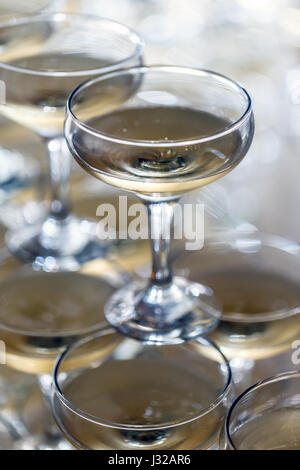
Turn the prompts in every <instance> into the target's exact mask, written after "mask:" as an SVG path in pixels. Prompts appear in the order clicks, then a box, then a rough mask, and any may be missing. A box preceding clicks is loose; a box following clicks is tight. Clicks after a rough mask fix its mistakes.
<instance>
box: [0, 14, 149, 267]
mask: <svg viewBox="0 0 300 470" xmlns="http://www.w3.org/2000/svg"><path fill="white" fill-rule="evenodd" d="M0 42H2V43H3V44H4V46H3V47H1V51H0V80H2V82H4V83H5V87H6V103H5V104H3V105H1V106H0V112H1V113H3V114H4V115H5V116H7V117H9V118H11V119H12V120H14V121H16V122H19V123H21V124H22V125H25V126H27V127H29V128H31V129H33V130H34V131H35V132H36V133H37V134H38V135H40V136H41V137H42V139H43V140H44V141H45V145H46V146H47V150H48V154H49V163H50V180H51V192H52V196H51V203H50V209H49V213H48V215H47V217H46V219H45V220H43V221H42V222H41V223H39V224H37V225H34V226H29V227H23V228H22V230H19V231H15V232H13V233H10V234H9V235H8V237H7V244H8V247H9V249H10V251H11V252H12V253H14V254H15V255H17V256H18V257H20V258H21V259H22V260H23V261H26V262H35V263H37V264H38V265H45V267H46V269H49V266H48V264H49V263H48V261H50V264H51V266H54V269H56V270H59V269H66V267H68V269H75V268H76V267H77V266H78V265H80V263H81V262H84V261H86V260H88V259H92V258H95V257H97V256H100V255H101V254H103V248H104V247H103V243H102V244H100V243H99V239H98V238H97V237H96V233H95V224H92V223H91V222H88V221H86V220H81V219H78V218H77V217H75V216H74V215H72V213H71V212H70V202H69V199H68V179H69V170H70V158H69V153H68V151H67V149H66V148H65V143H64V139H63V121H64V109H65V104H66V100H67V97H68V95H69V93H70V92H71V91H72V89H73V88H74V87H75V86H77V85H78V84H79V83H81V82H83V81H85V80H87V79H89V78H91V77H95V76H99V75H101V74H102V73H104V72H109V71H113V70H117V69H120V68H125V67H129V66H133V65H140V64H141V60H142V59H141V54H142V43H141V40H140V39H139V37H138V36H137V35H136V34H135V33H134V32H132V31H131V30H130V29H128V28H127V27H125V26H123V25H121V24H119V23H116V22H114V21H111V20H108V19H104V18H98V17H91V16H88V15H81V14H80V15H76V14H72V15H67V14H61V13H58V14H42V15H37V16H29V17H27V18H20V19H17V20H13V21H9V22H6V23H2V24H1V25H0ZM53 260H54V261H55V263H53Z"/></svg>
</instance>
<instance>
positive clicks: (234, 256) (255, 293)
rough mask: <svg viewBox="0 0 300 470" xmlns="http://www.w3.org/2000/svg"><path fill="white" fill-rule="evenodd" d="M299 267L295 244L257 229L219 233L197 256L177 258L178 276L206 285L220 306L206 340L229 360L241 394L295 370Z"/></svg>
mask: <svg viewBox="0 0 300 470" xmlns="http://www.w3.org/2000/svg"><path fill="white" fill-rule="evenodd" d="M299 269H300V248H299V245H298V244H297V243H295V242H292V241H290V240H287V239H284V238H282V237H278V236H275V235H269V234H264V233H260V232H258V231H252V232H244V233H241V232H240V233H238V232H235V233H228V232H227V233H223V234H219V235H218V237H215V238H213V237H211V238H208V239H207V240H206V242H205V246H204V248H203V249H201V250H199V251H198V252H195V251H191V252H187V251H184V252H181V253H178V255H177V256H176V259H175V261H174V270H175V272H176V274H178V275H184V276H186V277H187V278H188V279H191V280H192V281H194V282H201V283H206V284H208V285H210V286H211V287H212V288H213V290H214V292H215V294H216V295H217V296H218V298H219V300H220V302H221V303H222V306H223V313H222V317H221V321H220V323H219V325H218V327H217V328H216V330H214V331H213V332H212V333H211V335H210V337H211V339H213V341H215V342H216V344H218V346H219V347H220V348H221V349H222V351H223V352H224V354H225V355H226V357H228V359H229V360H230V365H231V368H232V373H233V379H234V382H235V384H236V386H237V389H238V390H239V391H242V390H244V389H245V388H246V387H248V386H250V385H252V384H253V383H255V382H257V381H258V380H260V379H262V378H264V377H266V376H267V375H268V374H276V373H280V372H284V371H286V370H292V369H295V368H296V365H295V364H293V362H292V357H293V352H294V349H293V348H294V344H295V341H297V340H298V339H299V337H300V316H299V313H300V283H299V276H298V273H299Z"/></svg>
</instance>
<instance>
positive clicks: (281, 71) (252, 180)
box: [0, 0, 300, 240]
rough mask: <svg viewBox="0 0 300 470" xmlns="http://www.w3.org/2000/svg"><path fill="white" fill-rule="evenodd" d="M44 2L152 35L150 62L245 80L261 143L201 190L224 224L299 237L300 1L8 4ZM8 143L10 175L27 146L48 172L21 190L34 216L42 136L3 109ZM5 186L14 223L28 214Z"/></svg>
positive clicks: (3, 142) (0, 4)
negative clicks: (17, 207) (15, 121)
mask: <svg viewBox="0 0 300 470" xmlns="http://www.w3.org/2000/svg"><path fill="white" fill-rule="evenodd" d="M37 7H40V8H41V9H42V10H44V9H46V10H47V11H67V12H76V11H80V12H84V13H89V14H91V15H100V16H105V17H110V18H112V19H115V20H118V21H120V22H122V23H125V24H127V25H129V26H131V27H133V28H134V29H136V30H137V31H138V32H139V33H140V34H141V35H142V36H143V38H144V39H145V41H146V49H145V63H146V64H177V65H187V66H193V67H202V68H207V69H212V70H215V71H218V72H220V73H224V74H226V75H229V76H230V77H231V78H233V79H235V80H238V81H239V82H241V83H242V84H243V85H244V86H245V87H246V88H247V90H248V91H249V92H250V94H251V97H252V99H253V107H254V113H255V118H256V135H255V138H254V142H253V145H252V147H251V149H250V151H249V153H248V155H247V157H246V158H245V159H244V160H243V162H242V163H241V164H240V165H239V166H238V167H237V168H236V169H235V170H234V171H233V172H231V173H230V174H229V175H227V176H226V177H225V178H223V179H222V180H221V181H220V182H217V183H214V184H213V185H212V186H211V188H210V187H208V188H207V189H206V190H205V193H204V195H201V194H200V193H194V194H193V197H194V198H197V199H198V198H199V200H202V199H203V200H204V202H205V203H206V206H208V207H207V212H208V213H209V214H210V215H213V218H214V224H215V225H216V226H219V227H221V228H223V227H228V228H232V226H235V225H236V224H239V223H240V222H243V221H247V222H249V223H251V224H253V225H255V226H256V227H258V228H259V229H260V230H262V231H266V232H273V233H276V234H280V235H284V236H286V237H290V238H292V239H296V240H299V239H300V208H299V206H300V184H299V174H300V148H299V145H300V62H299V58H300V1H297V0H295V1H289V0H263V1H261V0H251V1H247V0H225V1H224V0H223V1H221V0H185V1H182V0H113V1H112V0H53V1H47V0H43V1H42V0H40V1H39V0H31V1H27V2H25V0H23V1H21V0H11V1H10V2H9V13H10V15H11V14H12V10H14V14H15V15H18V14H20V13H22V14H24V13H30V12H31V11H36V10H37ZM7 16H8V9H7V10H6V8H5V0H0V20H1V19H2V18H7ZM0 47H1V44H0ZM0 146H1V149H2V150H1V152H2V157H1V156H0V165H1V167H2V172H1V174H2V175H3V171H5V161H6V160H7V158H12V157H14V158H16V162H17V159H18V153H20V154H22V155H25V156H28V165H33V166H34V168H36V172H37V173H40V177H39V178H37V179H36V181H35V182H34V185H33V186H30V187H29V189H28V190H27V192H25V193H24V192H22V198H23V199H24V197H25V199H26V202H27V204H26V206H25V212H24V213H22V217H24V218H25V219H27V220H29V221H30V220H32V219H33V218H34V217H35V213H36V207H35V205H34V204H35V203H34V202H33V201H34V200H37V199H38V198H39V199H40V198H41V196H42V194H40V195H39V196H38V197H37V193H39V192H40V193H42V191H43V189H42V188H43V187H44V186H45V185H44V184H43V175H44V170H45V168H44V167H45V165H46V164H45V163H43V161H45V162H46V157H45V155H44V153H45V150H44V146H43V144H42V142H40V141H39V139H38V138H37V137H36V136H35V135H34V134H33V133H31V132H30V131H29V130H27V129H25V128H22V127H21V126H19V125H17V124H13V123H11V122H8V121H6V120H4V118H2V117H1V121H0ZM41 156H43V157H45V158H44V159H43V158H41ZM31 174H32V172H31ZM1 177H2V176H1ZM6 177H7V175H6ZM72 178H73V181H75V182H76V181H77V180H78V179H79V180H80V181H81V184H84V183H82V181H84V180H85V178H89V177H85V176H83V174H82V173H81V170H80V169H79V168H77V167H76V168H75V166H74V172H73V177H72ZM91 180H92V178H89V180H88V181H89V188H90V185H92V186H93V185H95V188H98V189H99V185H101V183H100V182H98V181H95V182H94V181H91ZM75 186H76V185H75ZM74 191H75V192H76V193H77V194H78V189H77V190H74ZM5 196H6V193H5V194H3V197H2V193H1V191H0V202H1V201H2V202H5V201H6V204H2V205H1V208H0V222H1V218H5V219H6V225H7V213H8V211H9V214H10V218H11V226H13V225H14V224H15V223H16V221H17V219H18V217H20V214H19V212H18V211H16V212H14V211H13V209H14V205H15V204H17V202H16V200H17V199H18V195H16V198H15V199H10V200H9V202H7V199H6V197H5ZM1 198H2V199H1ZM99 202H101V201H99ZM74 207H75V209H76V197H75V201H74ZM77 209H78V207H77ZM78 210H79V209H78ZM82 211H83V212H84V209H82ZM91 215H92V214H91Z"/></svg>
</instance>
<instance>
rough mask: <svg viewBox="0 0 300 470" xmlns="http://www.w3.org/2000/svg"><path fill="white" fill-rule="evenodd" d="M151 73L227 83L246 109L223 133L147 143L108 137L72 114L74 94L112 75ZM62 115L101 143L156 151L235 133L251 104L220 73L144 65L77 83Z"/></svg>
mask: <svg viewBox="0 0 300 470" xmlns="http://www.w3.org/2000/svg"><path fill="white" fill-rule="evenodd" d="M151 70H153V71H162V72H164V73H166V72H168V73H182V74H186V75H198V76H199V77H205V76H213V77H214V78H215V79H219V80H221V82H225V83H229V84H230V85H231V86H232V87H234V88H235V90H236V91H238V92H239V93H242V95H243V96H244V97H245V99H246V100H245V101H246V103H247V105H246V109H245V111H243V113H242V114H241V116H240V117H239V118H238V119H236V120H235V121H234V122H233V123H232V124H230V125H229V126H227V127H226V128H224V129H223V130H221V131H219V132H216V133H215V134H212V135H209V136H205V137H199V138H192V139H187V140H168V141H165V140H151V141H150V140H138V139H126V138H118V137H114V136H112V135H109V134H105V133H103V132H101V131H99V130H96V129H94V128H93V127H92V126H89V125H88V124H86V123H84V122H82V121H81V120H80V119H79V118H77V117H76V115H75V114H74V112H73V110H72V107H73V105H72V100H73V98H74V97H75V96H76V94H78V93H79V92H81V91H83V90H85V89H86V88H88V87H90V86H93V85H94V84H96V83H99V82H101V81H103V80H107V79H110V78H114V77H115V76H120V75H125V74H128V73H137V72H141V73H146V72H147V71H151ZM66 113H67V118H68V116H70V117H71V119H72V120H73V121H74V122H75V123H76V125H77V126H78V127H79V128H81V129H82V130H84V131H86V132H88V133H89V134H91V135H93V136H95V137H99V138H101V139H103V140H105V141H108V142H113V143H116V144H121V145H130V146H133V147H141V146H142V147H152V148H153V147H154V148H157V147H159V148H169V147H182V146H187V145H197V144H200V143H203V142H209V141H211V140H216V139H218V138H220V137H224V136H226V135H228V134H231V133H232V132H234V131H235V130H237V129H239V128H240V127H241V126H242V125H243V124H244V122H246V121H247V119H248V118H249V117H250V116H251V114H252V101H251V98H250V95H249V94H248V92H247V90H246V89H245V88H243V87H242V86H241V85H240V84H239V83H238V82H237V81H235V80H233V79H231V78H229V77H227V76H226V75H223V74H221V73H218V72H215V71H212V70H208V69H201V68H193V67H186V66H178V65H148V66H140V67H130V68H127V69H125V70H116V71H114V72H110V73H105V74H103V75H101V76H100V77H97V78H94V79H90V80H87V81H86V82H84V83H81V84H80V85H78V86H77V87H76V88H75V89H74V90H73V91H72V93H71V94H70V95H69V98H68V101H67V106H66Z"/></svg>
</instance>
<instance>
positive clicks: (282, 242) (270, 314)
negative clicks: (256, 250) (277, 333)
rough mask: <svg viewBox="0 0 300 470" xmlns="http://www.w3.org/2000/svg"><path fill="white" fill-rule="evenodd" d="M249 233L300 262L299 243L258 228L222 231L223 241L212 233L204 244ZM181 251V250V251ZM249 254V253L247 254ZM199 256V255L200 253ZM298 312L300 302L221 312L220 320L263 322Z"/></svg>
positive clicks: (241, 236)
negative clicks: (260, 309) (275, 307)
mask: <svg viewBox="0 0 300 470" xmlns="http://www.w3.org/2000/svg"><path fill="white" fill-rule="evenodd" d="M247 234H249V236H251V237H253V238H255V237H256V239H257V240H258V241H259V242H261V247H269V248H274V249H276V250H279V251H282V252H284V253H286V254H288V255H291V256H295V257H298V258H299V262H300V245H299V244H298V243H297V242H296V241H293V240H289V239H287V238H285V237H282V236H280V235H275V234H272V233H265V232H260V231H259V230H256V231H251V232H250V231H249V232H246V231H245V232H234V231H233V232H224V235H225V237H226V239H225V241H224V240H222V239H221V240H220V238H219V236H220V234H218V235H212V236H210V237H208V238H207V241H206V242H205V245H206V246H207V247H208V246H209V245H211V246H212V245H216V244H218V243H219V244H220V245H229V243H230V242H229V240H233V239H234V238H239V237H240V238H243V237H244V236H246V235H247ZM232 251H237V249H236V248H234V247H233V248H232ZM181 253H182V252H181ZM249 255H250V256H251V253H250V254H249ZM200 256H201V255H200ZM297 314H300V304H299V305H297V306H295V307H293V308H289V309H280V310H273V311H271V310H270V311H266V312H261V313H256V314H255V315H253V313H241V312H230V313H222V316H221V319H220V320H221V321H223V320H224V321H225V322H228V323H230V322H238V323H263V322H271V321H275V320H282V319H285V318H290V317H292V316H294V315H297Z"/></svg>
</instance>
